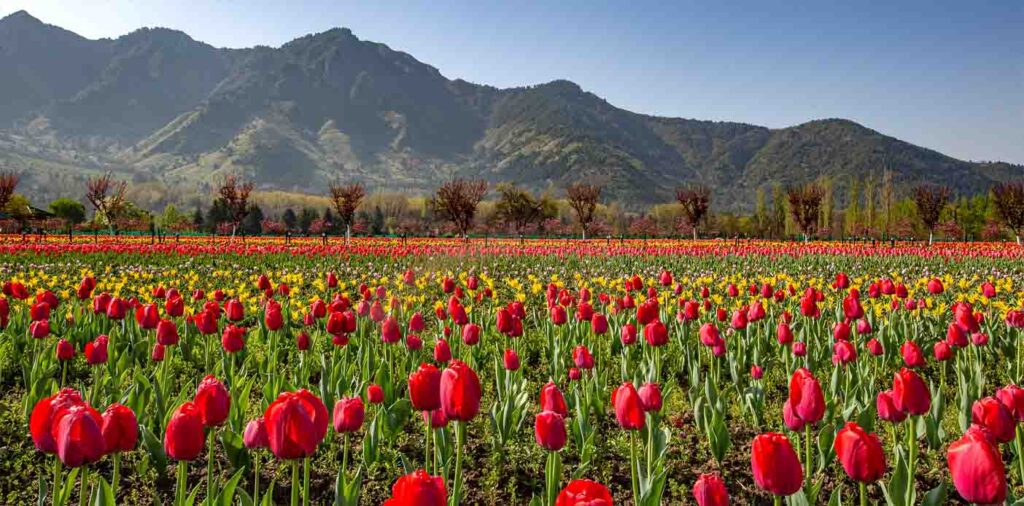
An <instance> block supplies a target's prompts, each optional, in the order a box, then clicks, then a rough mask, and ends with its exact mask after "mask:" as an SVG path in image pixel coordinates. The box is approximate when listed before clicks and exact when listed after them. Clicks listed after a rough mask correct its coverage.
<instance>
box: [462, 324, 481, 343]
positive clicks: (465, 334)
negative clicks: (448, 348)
mask: <svg viewBox="0 0 1024 506" xmlns="http://www.w3.org/2000/svg"><path fill="white" fill-rule="evenodd" d="M462 342H464V343H466V344H467V345H469V346H475V345H476V343H479V342H480V326H479V325H477V324H475V323H468V324H466V325H464V326H463V327H462Z"/></svg>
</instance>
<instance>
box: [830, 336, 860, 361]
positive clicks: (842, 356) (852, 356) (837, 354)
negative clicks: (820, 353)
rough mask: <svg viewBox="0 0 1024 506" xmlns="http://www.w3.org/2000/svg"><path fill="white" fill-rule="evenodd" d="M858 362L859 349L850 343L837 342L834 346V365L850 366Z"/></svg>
mask: <svg viewBox="0 0 1024 506" xmlns="http://www.w3.org/2000/svg"><path fill="white" fill-rule="evenodd" d="M855 360H857V349H856V348H854V347H853V343H851V342H850V341H836V343H835V344H833V345H832V364H842V365H846V364H850V363H853V362H854V361H855Z"/></svg>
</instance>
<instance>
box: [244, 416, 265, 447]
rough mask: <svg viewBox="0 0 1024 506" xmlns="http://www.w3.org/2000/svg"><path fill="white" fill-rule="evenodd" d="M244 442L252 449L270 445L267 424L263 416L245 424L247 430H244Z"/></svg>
mask: <svg viewBox="0 0 1024 506" xmlns="http://www.w3.org/2000/svg"><path fill="white" fill-rule="evenodd" d="M242 444H244V445H245V447H246V448H248V449H250V450H257V449H260V448H269V447H270V441H269V440H267V425H266V423H265V422H264V421H263V417H262V416H261V417H259V418H254V419H252V420H250V421H249V423H248V424H246V425H245V431H244V432H242Z"/></svg>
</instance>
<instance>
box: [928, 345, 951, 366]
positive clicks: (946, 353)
mask: <svg viewBox="0 0 1024 506" xmlns="http://www.w3.org/2000/svg"><path fill="white" fill-rule="evenodd" d="M932 356H934V357H935V360H938V361H939V362H945V361H947V360H949V359H951V358H953V350H952V349H950V347H949V345H948V344H946V342H945V341H936V342H935V345H933V346H932Z"/></svg>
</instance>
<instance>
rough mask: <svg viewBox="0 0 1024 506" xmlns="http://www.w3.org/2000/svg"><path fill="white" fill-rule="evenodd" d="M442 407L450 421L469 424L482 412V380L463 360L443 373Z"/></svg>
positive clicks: (454, 361) (454, 362)
mask: <svg viewBox="0 0 1024 506" xmlns="http://www.w3.org/2000/svg"><path fill="white" fill-rule="evenodd" d="M441 407H442V408H443V409H444V414H445V416H447V417H448V419H449V420H458V421H462V422H468V421H470V420H472V419H473V417H475V416H476V414H477V413H478V412H479V411H480V379H479V378H478V377H477V375H476V372H474V371H473V369H471V368H470V367H469V366H468V365H466V364H465V363H463V362H462V361H461V360H452V362H451V364H450V365H449V366H448V368H447V369H445V370H444V372H443V373H441Z"/></svg>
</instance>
